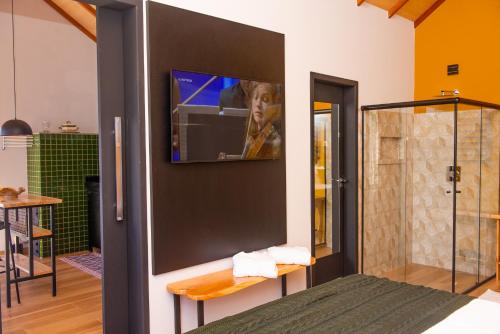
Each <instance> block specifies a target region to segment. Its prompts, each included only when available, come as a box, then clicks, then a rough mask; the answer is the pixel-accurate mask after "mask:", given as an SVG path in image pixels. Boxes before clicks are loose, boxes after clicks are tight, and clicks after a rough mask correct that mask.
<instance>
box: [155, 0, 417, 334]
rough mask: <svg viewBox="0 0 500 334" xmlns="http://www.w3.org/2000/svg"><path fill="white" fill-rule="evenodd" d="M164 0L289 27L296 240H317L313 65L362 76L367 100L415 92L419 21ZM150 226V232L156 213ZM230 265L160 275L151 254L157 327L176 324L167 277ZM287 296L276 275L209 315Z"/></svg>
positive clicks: (287, 6) (332, 4) (292, 240)
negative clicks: (313, 231)
mask: <svg viewBox="0 0 500 334" xmlns="http://www.w3.org/2000/svg"><path fill="white" fill-rule="evenodd" d="M161 2H162V3H165V4H169V5H173V6H177V7H181V8H185V9H188V10H193V11H197V12H200V13H204V14H209V15H212V16H217V17H221V18H224V19H229V20H232V21H236V22H240V23H245V24H249V25H252V26H256V27H260V28H264V29H268V30H273V31H277V32H281V33H284V34H285V46H286V54H285V58H286V60H285V61H286V66H285V70H286V73H285V77H286V99H285V100H286V126H287V129H286V131H287V134H288V136H287V145H286V148H287V152H286V156H287V217H288V232H287V233H288V242H289V244H294V245H304V246H309V245H310V161H309V157H310V153H309V152H310V151H309V150H310V147H309V145H310V143H309V107H310V106H309V73H310V71H314V72H319V73H323V74H328V75H333V76H338V77H343V78H347V79H352V80H357V81H359V89H360V91H359V102H360V105H363V104H373V103H382V102H396V101H402V100H412V99H413V82H414V73H413V68H414V29H413V23H412V22H409V21H406V20H404V19H402V18H398V17H394V18H392V19H390V20H389V19H388V18H387V13H386V12H384V11H382V10H380V9H378V8H375V7H372V6H370V5H363V6H361V7H357V6H356V1H354V0H316V1H307V0H253V1H237V2H235V1H232V0H211V1H206V0H161ZM148 229H149V233H150V232H151V221H150V220H149V221H148ZM150 241H151V240H150ZM150 244H151V243H150ZM179 251H182V250H179ZM150 252H151V249H150ZM149 258H150V259H151V253H150V254H149ZM230 266H231V261H230V259H225V260H220V261H216V262H212V263H207V264H204V265H200V266H196V267H191V268H188V269H184V270H178V271H175V272H171V273H167V274H163V275H158V276H153V275H152V274H151V261H150V279H149V292H150V296H149V298H150V314H151V319H150V320H151V333H173V331H174V329H173V328H174V327H173V324H174V317H173V302H172V296H171V295H169V294H167V293H166V291H165V286H166V284H167V283H169V282H173V281H176V280H180V279H183V278H189V277H192V276H196V275H201V274H203V273H208V272H212V271H216V270H220V269H225V268H228V267H230ZM304 287H305V275H304V273H303V272H301V273H297V274H294V275H292V276H291V277H290V279H289V292H293V291H298V290H300V289H303V288H304ZM279 296H280V284H279V282H277V281H276V282H272V281H269V282H266V283H264V284H261V285H260V286H255V287H252V288H250V289H247V290H245V291H243V292H241V293H237V294H234V295H232V296H229V297H225V298H221V299H218V300H212V301H209V302H207V303H206V306H205V312H206V315H205V319H206V321H207V322H210V321H213V320H216V319H219V318H221V317H224V316H227V315H230V314H234V313H237V312H240V311H242V310H245V309H247V308H250V307H253V306H256V305H259V304H262V303H265V302H268V301H270V300H272V299H275V298H278V297H279ZM182 311H183V313H182V326H183V330H188V329H191V328H193V327H195V325H196V305H195V303H194V302H191V301H186V300H183V302H182Z"/></svg>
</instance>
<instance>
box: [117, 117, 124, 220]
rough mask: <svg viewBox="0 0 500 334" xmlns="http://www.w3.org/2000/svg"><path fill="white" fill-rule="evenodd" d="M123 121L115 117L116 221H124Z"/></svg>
mask: <svg viewBox="0 0 500 334" xmlns="http://www.w3.org/2000/svg"><path fill="white" fill-rule="evenodd" d="M122 140H123V136H122V119H121V117H115V177H116V179H115V182H116V183H115V187H116V188H115V189H116V221H117V222H122V221H123V145H122Z"/></svg>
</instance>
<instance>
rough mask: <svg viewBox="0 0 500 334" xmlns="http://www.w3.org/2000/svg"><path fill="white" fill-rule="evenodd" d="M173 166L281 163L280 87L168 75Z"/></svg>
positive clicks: (175, 73) (180, 73) (209, 76)
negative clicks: (231, 162) (222, 163)
mask: <svg viewBox="0 0 500 334" xmlns="http://www.w3.org/2000/svg"><path fill="white" fill-rule="evenodd" d="M170 78H171V112H170V120H171V143H172V147H171V161H172V162H173V163H183V162H203V161H234V160H263V159H279V158H280V156H281V150H282V139H281V117H282V104H281V100H282V94H283V92H282V89H281V87H282V86H281V84H279V83H270V82H260V81H253V80H246V79H239V78H230V77H225V76H220V75H215V74H206V73H196V72H187V71H179V70H172V71H171V75H170Z"/></svg>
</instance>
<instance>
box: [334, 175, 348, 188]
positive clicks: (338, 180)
mask: <svg viewBox="0 0 500 334" xmlns="http://www.w3.org/2000/svg"><path fill="white" fill-rule="evenodd" d="M335 182H337V183H338V184H339V187H343V186H344V184H345V183H347V182H349V181H347V180H346V179H344V178H343V177H339V178H338V179H336V180H335Z"/></svg>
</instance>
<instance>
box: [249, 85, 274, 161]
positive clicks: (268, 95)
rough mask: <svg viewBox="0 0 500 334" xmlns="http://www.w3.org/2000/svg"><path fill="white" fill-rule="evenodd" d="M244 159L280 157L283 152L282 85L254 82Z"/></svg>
mask: <svg viewBox="0 0 500 334" xmlns="http://www.w3.org/2000/svg"><path fill="white" fill-rule="evenodd" d="M249 107H250V115H249V118H248V125H247V131H246V139H245V147H244V149H243V154H242V159H278V158H279V157H280V154H281V135H280V120H281V91H280V86H279V85H275V84H270V83H264V82H254V85H253V89H252V91H251V94H250V99H249Z"/></svg>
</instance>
